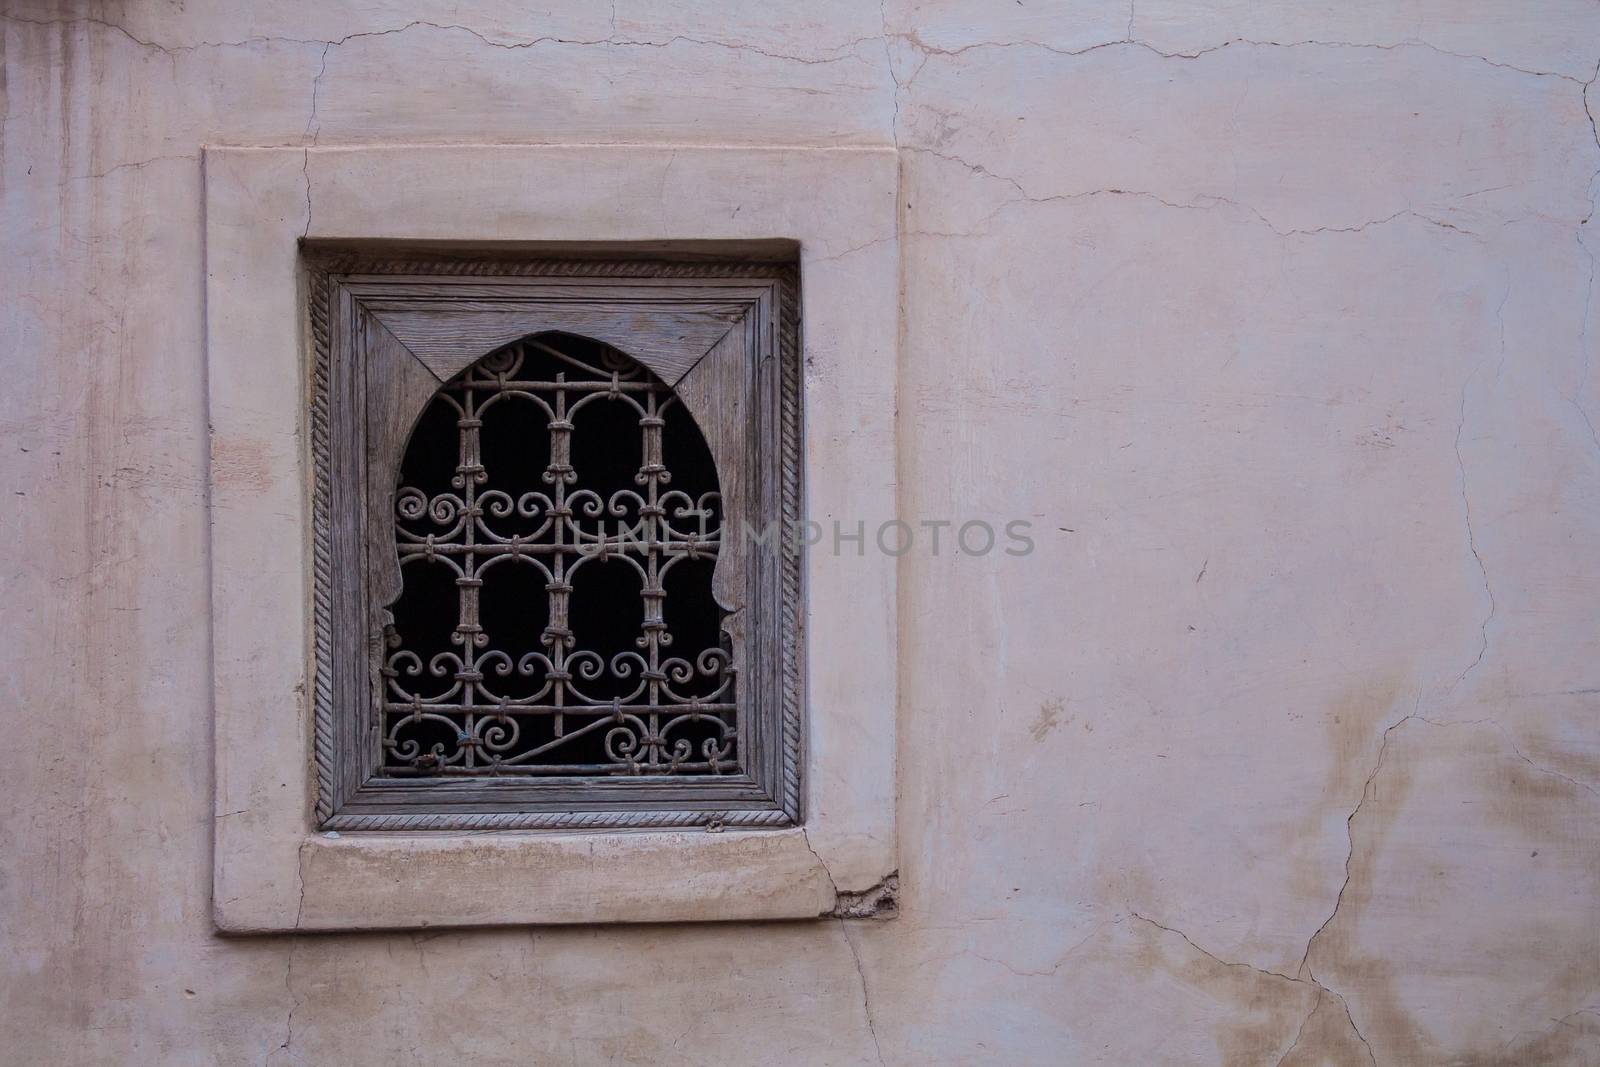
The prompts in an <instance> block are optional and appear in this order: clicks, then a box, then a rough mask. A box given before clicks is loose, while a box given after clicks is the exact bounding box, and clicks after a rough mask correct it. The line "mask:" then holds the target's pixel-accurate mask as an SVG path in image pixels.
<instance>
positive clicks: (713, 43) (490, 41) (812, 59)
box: [0, 0, 1588, 85]
mask: <svg viewBox="0 0 1600 1067" xmlns="http://www.w3.org/2000/svg"><path fill="white" fill-rule="evenodd" d="M879 14H880V21H881V22H882V24H883V27H882V32H881V33H879V34H876V35H873V36H869V37H857V38H853V39H851V40H849V41H846V42H844V43H843V44H841V45H838V46H836V47H835V48H834V49H833V50H832V52H833V54H832V55H822V56H799V55H794V54H791V53H783V52H772V51H769V50H767V49H763V48H760V47H757V46H756V45H753V44H749V43H747V42H742V41H727V40H719V39H717V38H709V37H693V36H690V35H688V34H674V35H673V36H671V37H669V38H667V39H666V40H664V41H649V40H639V39H633V38H620V37H618V36H617V35H616V14H615V8H614V5H613V12H612V19H611V22H612V33H611V35H610V36H607V37H601V38H571V37H560V36H556V35H544V36H539V37H533V38H526V39H512V40H496V39H494V38H491V37H489V36H487V35H486V34H484V33H483V32H481V31H479V30H476V29H474V28H472V27H471V26H466V25H462V24H460V23H440V22H432V21H429V20H427V19H412V20H411V21H409V22H406V23H404V24H403V25H400V26H393V27H390V28H388V29H381V30H361V31H357V32H355V33H349V34H345V35H344V36H343V37H337V38H332V39H322V38H303V37H286V36H277V35H254V36H250V37H246V38H242V39H240V40H234V41H200V42H197V43H195V44H189V45H165V44H161V43H160V42H158V41H150V40H145V39H143V38H141V37H138V36H137V35H135V34H134V33H133V32H131V31H130V30H128V29H127V28H126V27H124V26H122V25H121V24H120V23H117V22H113V21H111V20H110V19H104V18H98V17H95V16H79V17H73V18H57V19H38V18H28V17H25V16H21V15H4V16H0V17H3V18H5V19H7V20H9V21H12V22H17V23H22V24H28V25H36V26H70V25H79V24H87V25H96V26H102V27H105V28H106V29H109V30H112V31H114V32H116V33H119V34H121V35H122V36H124V37H126V38H127V39H128V40H130V41H132V42H133V43H135V44H137V45H139V46H140V47H143V48H149V49H153V50H155V51H158V52H162V53H165V54H168V55H175V54H179V53H184V52H193V51H198V50H200V49H203V48H243V47H249V46H252V45H257V44H271V43H282V44H303V45H325V46H339V45H343V44H346V43H347V42H349V41H353V40H356V39H358V38H363V37H383V36H388V35H391V34H397V33H404V32H406V31H407V30H411V29H414V28H416V27H426V28H429V29H435V30H458V31H460V32H463V33H467V34H470V35H472V36H473V37H475V38H477V39H478V40H480V41H482V42H483V43H484V44H486V45H488V46H490V47H492V48H508V49H523V48H533V47H535V46H537V45H541V44H556V45H577V46H601V45H606V46H617V47H639V48H667V47H670V46H671V45H673V44H678V43H686V44H698V45H703V46H706V47H711V48H725V49H729V50H732V51H750V52H755V53H757V54H758V55H764V56H767V57H769V58H772V59H780V60H786V61H790V62H795V63H803V64H813V65H816V64H827V63H837V62H840V61H842V60H845V59H849V58H851V57H852V55H853V53H854V52H855V50H856V49H857V48H859V47H860V46H862V45H864V44H869V43H872V42H874V41H879V40H889V39H898V40H902V41H904V42H906V43H907V44H909V45H910V46H911V47H912V48H915V49H916V50H917V51H920V52H922V53H924V54H925V55H943V56H957V55H961V54H962V53H964V52H969V51H972V50H974V49H979V48H1038V49H1041V50H1043V51H1046V52H1050V53H1053V54H1056V55H1063V56H1081V55H1085V54H1087V53H1089V52H1094V51H1099V50H1101V49H1105V48H1116V47H1134V48H1141V49H1144V50H1146V51H1148V52H1151V53H1153V54H1155V55H1157V56H1160V57H1161V58H1163V59H1198V58H1200V57H1202V56H1206V55H1210V54H1212V53H1215V52H1220V51H1222V50H1223V49H1226V48H1230V47H1232V46H1234V45H1246V46H1249V47H1252V48H1306V47H1317V48H1351V49H1373V50H1377V51H1395V50H1398V49H1403V48H1421V49H1426V50H1427V51H1430V52H1434V53H1436V54H1438V55H1441V56H1447V57H1450V58H1453V59H1464V60H1471V61H1474V62H1479V63H1484V64H1487V65H1488V66H1491V67H1496V68H1499V69H1502V70H1510V71H1515V72H1517V73H1520V74H1526V75H1528V76H1530V77H1536V78H1559V79H1561V80H1563V81H1570V82H1572V83H1574V84H1577V85H1586V84H1588V83H1586V82H1584V81H1583V80H1582V79H1580V78H1578V77H1576V76H1574V75H1571V74H1566V73H1563V72H1561V71H1551V70H1532V69H1530V68H1527V67H1519V66H1517V65H1516V64H1513V63H1506V62H1502V61H1500V60H1495V59H1491V58H1489V57H1488V56H1484V55H1479V54H1477V53H1473V52H1454V51H1451V50H1449V49H1446V48H1441V47H1439V46H1438V45H1435V44H1431V43H1430V42H1428V41H1425V40H1421V39H1420V38H1408V39H1405V40H1399V41H1393V42H1390V43H1387V44H1380V43H1376V42H1366V41H1338V40H1321V39H1318V38H1304V39H1301V40H1296V41H1273V40H1260V39H1256V38H1249V37H1229V38H1226V39H1224V40H1222V41H1220V42H1218V43H1217V44H1213V45H1207V46H1205V47H1201V48H1196V49H1192V50H1189V51H1181V50H1180V51H1165V50H1163V49H1160V48H1157V47H1156V46H1155V45H1153V44H1150V43H1149V42H1147V41H1141V40H1139V39H1137V38H1136V37H1135V36H1134V33H1133V28H1134V18H1135V14H1136V0H1130V3H1129V5H1128V22H1127V27H1126V29H1125V31H1124V36H1123V37H1120V38H1117V39H1115V40H1108V41H1100V42H1097V43H1095V44H1090V45H1085V46H1084V47H1082V48H1061V47H1059V46H1056V45H1050V44H1046V43H1044V42H1042V41H1030V40H1026V39H1024V40H1015V41H973V42H969V43H967V44H964V45H958V46H956V47H954V48H942V47H939V46H937V45H930V44H928V43H927V42H925V41H923V40H922V39H921V38H920V37H919V36H918V34H917V33H916V31H915V30H912V31H901V32H896V33H890V32H889V30H888V18H887V12H886V10H885V8H884V5H883V4H882V3H880V5H879Z"/></svg>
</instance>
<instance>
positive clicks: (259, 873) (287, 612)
mask: <svg viewBox="0 0 1600 1067" xmlns="http://www.w3.org/2000/svg"><path fill="white" fill-rule="evenodd" d="M896 182H897V161H896V156H895V153H894V152H893V150H892V149H859V148H852V149H811V148H701V147H671V146H663V147H640V146H551V147H504V146H492V147H491V146H470V147H443V146H398V147H384V148H322V149H309V150H306V149H249V148H219V149H209V150H207V151H206V153H205V222H206V227H205V232H206V249H205V252H206V271H207V278H206V294H205V295H206V331H207V333H206V344H207V361H208V375H209V400H210V411H209V420H210V427H211V512H212V514H211V520H212V521H211V533H212V539H211V552H212V559H211V569H212V626H213V635H214V645H213V653H214V663H213V670H214V698H215V709H214V710H215V759H216V787H215V809H214V815H215V820H214V825H215V853H214V867H213V911H214V918H215V922H216V925H217V927H218V929H219V930H221V931H224V932H234V933H249V932H272V931H289V930H297V929H298V930H340V929H382V928H404V927H421V926H452V925H454V926H467V925H494V924H517V923H576V922H662V921H705V920H736V919H779V918H803V917H815V916H819V915H829V914H854V913H856V912H857V911H858V910H860V908H861V902H862V900H863V899H866V900H874V899H876V896H877V894H878V892H879V890H880V887H881V886H883V884H884V883H885V881H886V879H888V878H889V877H890V876H891V875H892V873H893V872H894V870H895V867H896V862H895V827H894V796H895V780H894V779H895V766H894V755H895V729H894V712H895V692H896V689H895V679H896V626H895V611H894V605H895V560H894V559H893V557H890V556H888V555H885V554H875V553H863V554H861V555H857V554H855V553H854V552H841V553H832V552H828V551H826V550H819V551H813V552H811V553H809V554H808V555H807V556H806V558H805V560H804V564H803V575H802V580H803V583H804V586H805V596H804V599H803V608H802V611H803V619H802V626H801V629H802V632H803V633H804V635H805V657H804V663H805V666H806V671H807V674H806V678H805V680H804V685H803V691H804V693H805V701H806V711H805V738H804V745H803V758H804V761H805V766H804V775H803V778H802V779H801V782H802V789H803V790H804V798H803V804H802V810H803V813H804V816H803V821H802V822H801V824H800V825H798V826H786V827H781V828H765V829H756V828H749V829H746V828H737V827H727V828H720V827H715V826H713V827H712V828H710V829H707V828H704V827H696V828H693V829H688V830H660V829H649V830H632V831H615V830H607V831H601V832H593V831H588V830H573V829H563V830H548V831H545V830H496V831H491V832H484V831H477V832H472V833H462V832H459V831H452V830H438V831H413V832H400V831H382V832H344V833H326V832H319V831H318V830H317V828H316V826H317V823H316V811H315V805H316V797H317V782H316V775H315V765H314V763H313V760H312V752H313V750H314V736H313V734H314V724H313V713H312V708H313V699H312V698H313V692H314V687H315V685H316V678H317V674H316V657H315V649H314V647H313V640H312V620H313V616H314V612H313V603H312V601H313V593H314V588H315V584H314V576H313V559H314V553H313V550H312V549H313V545H312V522H311V516H312V489H313V481H314V479H313V477H312V470H311V456H312V442H311V440H310V423H309V409H308V395H309V388H310V386H309V382H310V377H309V373H308V371H309V363H308V359H309V354H310V349H311V345H310V337H309V330H308V328H307V314H306V311H307V309H306V305H305V278H306V265H305V261H304V259H303V256H302V244H303V242H304V243H306V245H307V246H308V247H309V246H314V245H316V244H317V243H318V242H322V243H327V244H339V243H343V244H349V245H351V246H360V247H364V248H374V247H383V245H382V243H383V242H390V243H392V244H393V246H394V247H405V248H408V249H412V250H415V249H416V248H419V247H422V248H426V247H429V246H430V245H431V246H432V247H435V248H440V247H445V246H448V247H450V248H456V249H459V248H462V247H468V248H472V249H474V250H478V249H484V250H489V249H500V250H504V251H516V252H518V253H522V254H571V253H573V252H575V251H579V250H582V251H585V252H591V251H604V252H605V253H606V254H608V255H626V254H628V252H629V251H630V250H632V251H643V250H650V251H655V252H660V251H671V252H672V253H674V254H681V253H694V252H703V251H716V252H719V253H727V254H738V253H739V252H740V251H741V250H742V251H744V252H747V253H751V254H760V252H761V251H762V250H763V249H766V250H768V251H770V250H771V248H772V247H773V244H774V242H775V241H787V242H794V243H795V244H796V245H797V246H798V249H799V265H800V273H801V293H802V302H803V303H802V309H801V316H800V318H801V322H802V323H803V339H802V353H801V355H802V367H803V373H802V376H801V392H802V397H803V400H802V407H803V409H804V411H805V422H806V425H805V429H804V433H803V449H804V463H805V472H806V474H805V484H804V497H803V500H802V507H801V513H802V514H803V515H805V516H806V517H808V518H810V519H812V520H815V521H819V522H822V523H827V522H830V521H832V520H836V519H837V520H840V521H841V522H842V523H843V524H845V525H847V526H851V527H853V526H854V524H855V522H856V521H857V520H865V521H866V523H867V525H868V527H869V528H871V527H872V526H873V525H875V524H876V523H877V522H880V521H882V520H884V519H887V518H892V517H894V514H895V438H894V410H895V352H896V334H897V305H898V290H899V276H898V258H899V257H898V248H897V241H896V197H897V186H896ZM703 242H722V244H718V245H715V246H713V245H708V244H703Z"/></svg>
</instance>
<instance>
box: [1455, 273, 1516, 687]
mask: <svg viewBox="0 0 1600 1067" xmlns="http://www.w3.org/2000/svg"><path fill="white" fill-rule="evenodd" d="M1510 299H1511V275H1510V273H1509V272H1507V274H1506V291H1505V293H1504V295H1502V296H1501V297H1500V306H1499V307H1497V308H1495V320H1496V321H1497V322H1498V323H1499V324H1500V362H1499V363H1498V364H1497V365H1496V369H1495V376H1496V377H1497V378H1498V377H1499V375H1500V369H1501V368H1503V367H1504V366H1505V361H1506V316H1505V311H1506V301H1508V300H1510ZM1478 370H1479V368H1478V367H1474V368H1473V369H1472V373H1471V374H1468V375H1467V378H1466V381H1464V382H1462V383H1461V407H1460V414H1459V416H1458V418H1457V419H1456V437H1455V454H1456V470H1457V471H1458V472H1459V473H1460V475H1461V508H1462V512H1463V516H1464V521H1465V523H1466V527H1467V548H1468V549H1470V550H1471V552H1472V558H1473V559H1475V560H1477V562H1478V573H1479V575H1480V576H1481V577H1482V580H1483V592H1484V595H1485V596H1486V597H1488V600H1489V610H1488V612H1487V613H1486V614H1485V615H1484V617H1483V621H1482V622H1480V623H1479V624H1478V634H1479V638H1480V644H1479V646H1478V654H1477V655H1476V656H1475V657H1474V658H1473V660H1472V662H1471V663H1469V664H1467V668H1466V670H1464V671H1462V672H1461V673H1460V674H1459V675H1457V676H1456V680H1455V681H1454V682H1452V683H1450V689H1451V690H1454V689H1455V687H1456V686H1458V685H1460V684H1461V683H1462V682H1464V681H1466V678H1467V675H1469V674H1471V673H1472V672H1473V671H1474V670H1476V669H1477V668H1478V665H1479V664H1481V663H1482V662H1483V657H1484V656H1485V655H1487V654H1488V652H1489V624H1490V623H1491V622H1493V621H1494V616H1495V611H1496V610H1497V609H1498V605H1497V604H1496V603H1495V598H1494V587H1493V586H1492V585H1491V584H1490V583H1489V568H1488V567H1487V566H1486V565H1485V564H1484V562H1483V555H1482V553H1481V552H1479V551H1478V535H1477V529H1476V527H1475V526H1474V525H1473V522H1472V501H1471V499H1470V498H1469V497H1468V496H1467V465H1466V461H1465V460H1464V459H1463V458H1462V455H1461V434H1462V431H1463V430H1465V428H1466V425H1467V390H1468V389H1470V388H1471V387H1472V382H1473V379H1475V378H1476V377H1477V376H1478Z"/></svg>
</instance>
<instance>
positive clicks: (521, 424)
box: [379, 334, 741, 777]
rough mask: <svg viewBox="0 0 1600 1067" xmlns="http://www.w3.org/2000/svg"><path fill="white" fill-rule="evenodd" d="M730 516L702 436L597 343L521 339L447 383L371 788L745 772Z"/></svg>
mask: <svg viewBox="0 0 1600 1067" xmlns="http://www.w3.org/2000/svg"><path fill="white" fill-rule="evenodd" d="M720 500H721V498H720V494H719V491H718V484H717V472H716V468H715V465H714V463H713V461H712V458H711V454H710V451H709V449H708V448H707V446H706V443H705V440H704V438H703V437H702V435H701V433H700V431H699V429H698V428H697V427H696V426H695V424H694V420H693V418H692V417H691V416H690V415H689V413H688V412H687V410H686V409H685V408H684V407H683V405H682V403H681V402H679V400H678V398H677V397H676V396H675V395H674V394H673V392H672V390H671V388H669V387H668V386H667V385H666V384H665V383H663V382H662V381H661V380H660V379H659V378H657V377H655V376H654V375H653V374H652V373H651V372H650V371H648V370H647V369H645V368H644V367H643V366H641V365H640V364H638V363H636V362H635V361H633V360H632V359H630V358H629V357H627V356H625V355H623V354H622V353H621V352H618V351H617V350H615V349H613V348H611V347H609V346H606V345H603V344H600V343H598V342H594V341H589V340H586V339H583V338H577V337H572V336H569V335H561V334H545V335H540V336H538V337H534V338H527V339H524V340H522V341H519V342H517V343H515V344H512V345H510V346H507V347H506V348H503V349H501V350H499V351H497V352H494V353H491V354H490V355H488V356H485V357H484V358H483V359H482V360H479V361H478V362H477V363H475V364H474V365H473V366H471V367H470V368H468V369H467V370H466V371H464V372H463V373H462V374H460V375H459V376H457V377H456V378H454V379H453V380H451V381H450V382H449V383H447V384H446V385H444V386H442V387H441V388H440V390H439V392H438V393H437V394H436V395H435V397H434V399H433V401H432V403H431V404H430V405H429V407H428V408H427V409H426V410H425V411H424V413H423V415H422V418H421V419H420V421H419V422H418V424H417V427H416V428H415V430H414V431H413V433H412V436H411V439H410V441H409V443H408V444H407V447H406V451H405V456H404V459H403V461H402V466H401V469H400V479H399V487H398V489H397V492H396V495H395V507H394V524H395V534H396V541H397V546H398V551H399V556H400V565H401V574H402V592H401V594H400V596H399V598H398V599H397V600H396V601H395V603H394V604H393V605H392V622H391V624H390V625H389V626H388V627H387V628H386V631H385V643H386V647H385V649H384V650H383V652H382V654H381V665H380V674H381V679H382V689H383V692H382V695H381V697H380V699H379V707H380V712H381V719H382V746H383V753H384V755H383V768H382V771H381V773H382V774H383V775H385V776H393V777H438V776H452V775H469V776H472V775H477V776H482V775H525V776H573V775H607V776H609V775H707V774H709V775H720V774H726V773H730V772H736V771H738V770H740V758H741V746H740V734H741V721H740V715H739V703H738V700H737V694H736V685H735V673H736V671H735V665H734V663H733V661H732V650H731V644H730V642H729V640H728V637H727V635H726V634H725V633H724V632H723V627H722V623H723V620H724V618H725V616H726V615H727V612H726V611H725V610H724V609H723V608H722V607H721V606H720V605H719V604H718V603H717V601H716V599H715V597H714V596H713V593H712V575H713V571H714V568H715V566H716V561H717V552H718V548H719V545H720V543H721V538H722V529H721V526H722V523H721V508H720Z"/></svg>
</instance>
